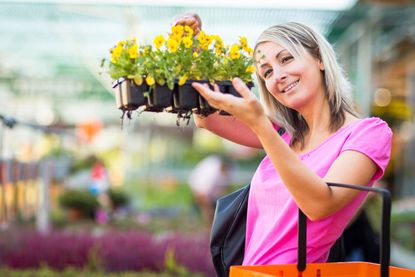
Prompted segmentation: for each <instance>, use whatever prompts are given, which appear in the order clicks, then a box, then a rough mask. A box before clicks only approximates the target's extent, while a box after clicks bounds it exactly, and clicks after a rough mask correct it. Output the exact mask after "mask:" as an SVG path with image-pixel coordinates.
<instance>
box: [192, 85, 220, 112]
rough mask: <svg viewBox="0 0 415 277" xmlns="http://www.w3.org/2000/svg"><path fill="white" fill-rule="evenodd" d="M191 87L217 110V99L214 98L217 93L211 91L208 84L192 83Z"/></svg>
mask: <svg viewBox="0 0 415 277" xmlns="http://www.w3.org/2000/svg"><path fill="white" fill-rule="evenodd" d="M192 86H193V87H194V88H195V89H196V90H197V91H198V92H199V93H200V95H202V97H203V98H205V99H206V101H208V102H209V104H210V105H211V106H213V107H214V108H218V103H217V102H218V99H217V97H215V96H216V95H218V93H216V92H214V91H212V90H211V89H210V88H209V86H208V84H200V83H192Z"/></svg>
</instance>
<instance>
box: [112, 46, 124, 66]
mask: <svg viewBox="0 0 415 277" xmlns="http://www.w3.org/2000/svg"><path fill="white" fill-rule="evenodd" d="M122 50H123V48H122V45H121V44H118V45H117V46H116V47H114V48H112V50H111V62H113V63H116V62H117V61H118V59H119V58H120V57H121V54H122Z"/></svg>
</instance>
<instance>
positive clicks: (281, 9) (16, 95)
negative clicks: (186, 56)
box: [0, 0, 415, 276]
mask: <svg viewBox="0 0 415 277" xmlns="http://www.w3.org/2000/svg"><path fill="white" fill-rule="evenodd" d="M286 2H290V3H284V4H280V3H277V1H269V0H268V1H267V0H257V1H237V2H235V1H213V0H211V1H199V2H196V1H185V0H182V1H180V0H170V1H162V0H157V1H141V0H136V1H132V0H131V1H129V0H124V1H111V0H84V1H77V0H74V1H70V0H44V1H35V0H32V1H23V0H22V1H20V0H16V1H0V35H1V39H0V99H1V100H0V103H1V104H0V119H1V125H0V159H1V167H0V227H1V229H0V273H2V272H3V273H2V274H0V275H2V276H23V274H32V275H28V276H46V275H45V274H50V276H55V275H54V274H56V276H57V275H59V274H67V276H82V274H86V275H85V276H100V275H101V274H104V273H105V272H106V273H107V274H109V273H110V272H111V274H114V276H127V275H128V274H129V273H126V272H135V273H137V272H140V273H139V274H142V276H198V274H199V275H200V276H214V271H213V267H212V265H211V262H210V255H209V250H208V240H209V225H210V224H209V222H210V218H211V213H212V210H211V209H212V207H211V205H210V204H211V202H209V201H210V200H212V199H208V200H206V199H202V198H203V197H202V198H201V197H200V195H199V194H198V193H200V192H198V191H197V189H196V188H195V187H197V184H196V185H195V184H192V183H193V182H196V183H197V181H195V178H194V177H193V178H191V176H192V174H195V173H194V172H196V169H197V170H199V171H197V172H198V173H197V176H200V177H199V178H200V179H206V178H207V176H217V180H216V182H219V183H220V184H221V191H220V193H218V192H217V191H216V192H215V193H216V195H215V197H217V195H218V194H223V193H226V192H229V191H232V190H234V189H236V188H238V187H241V186H242V185H245V184H248V183H249V182H250V178H251V177H252V175H253V173H254V170H255V168H256V166H257V164H258V163H259V161H260V160H261V159H262V157H263V156H264V153H263V152H262V151H258V150H254V149H250V148H246V147H242V146H239V145H236V144H233V143H231V142H228V141H224V140H222V139H220V138H218V137H216V136H214V135H212V134H210V133H208V132H206V131H204V130H198V129H196V128H195V127H194V124H193V123H192V121H190V123H189V124H188V125H187V124H186V122H182V123H181V124H180V126H177V125H176V120H177V119H176V116H175V115H172V114H167V113H158V114H156V113H133V117H132V119H131V120H128V119H124V120H123V121H121V120H120V117H121V111H120V110H117V109H116V106H115V99H114V95H113V92H112V89H111V81H112V80H111V79H110V78H109V76H108V75H107V74H106V73H105V70H103V69H102V68H100V63H101V60H102V59H103V58H108V57H109V55H110V54H109V49H110V48H111V47H113V46H114V45H115V44H116V43H117V42H118V41H119V40H123V39H126V38H130V37H131V36H135V37H137V40H138V42H139V43H141V44H151V43H152V40H153V38H154V37H155V36H156V35H158V34H166V33H167V32H168V31H169V29H170V24H171V22H172V20H173V18H174V17H175V16H177V15H180V14H183V13H186V12H197V13H198V14H199V15H200V16H201V18H202V21H203V29H205V30H206V32H207V33H209V34H218V35H220V36H221V37H222V38H223V40H224V41H225V42H226V43H228V44H230V43H234V42H237V41H238V36H240V35H243V36H246V37H247V38H248V42H249V44H250V45H251V46H253V45H254V43H255V40H256V37H257V36H258V35H259V34H260V32H261V31H262V30H263V29H265V28H266V27H269V26H271V25H274V24H277V23H281V22H287V21H298V22H302V23H305V24H308V25H310V26H311V27H313V28H315V29H317V30H318V31H320V32H322V33H323V34H324V35H325V36H326V37H327V38H328V39H329V41H330V42H332V43H333V44H334V46H335V50H336V52H337V54H338V56H339V59H340V61H341V63H342V64H343V65H344V67H345V70H346V72H347V75H348V77H349V79H350V80H351V81H352V83H353V86H354V90H353V95H354V99H355V104H356V107H357V109H358V111H359V112H360V113H361V115H362V116H378V117H381V118H382V119H384V120H385V121H387V122H388V123H389V126H390V127H391V128H392V129H393V131H394V137H393V149H392V159H391V162H390V164H389V167H388V169H387V172H386V174H385V176H384V178H383V179H382V180H381V181H380V182H379V184H378V185H379V186H384V187H387V188H389V189H390V190H391V192H392V196H393V211H392V259H391V260H392V263H393V264H394V265H397V266H402V267H408V268H415V266H414V265H415V181H414V180H415V178H414V175H415V137H414V134H415V126H414V114H413V109H414V106H415V17H414V14H415V2H414V1H411V0H406V1H405V0H396V1H393V0H342V1H323V0H321V1H306V2H307V3H306V4H304V3H301V2H304V1H293V0H292V1H286ZM254 91H255V88H254ZM206 157H209V158H211V159H210V160H208V161H206V160H203V159H204V158H206ZM207 162H210V163H211V164H210V165H212V163H216V165H217V164H218V163H219V164H220V163H221V162H222V166H217V167H215V168H217V171H214V172H210V171H209V173H208V172H207V171H206V172H205V171H204V170H203V169H201V168H203V164H206V163H207ZM209 168H212V166H209ZM200 172H205V173H200ZM196 179H197V178H196ZM218 180H219V181H218ZM212 182H214V181H212ZM205 193H206V191H205ZM212 197H213V196H212ZM207 202H209V203H208V204H207ZM364 211H365V215H366V217H367V218H366V219H367V220H368V222H369V225H370V226H369V228H370V229H371V231H373V238H374V241H376V237H377V233H378V231H379V216H380V212H379V199H377V198H376V197H370V199H369V200H368V201H367V203H366V205H365V207H364ZM356 222H358V220H356ZM352 240H353V236H352ZM350 245H351V244H350ZM356 245H357V246H356V248H354V249H349V250H350V252H349V253H348V254H350V255H348V257H349V259H351V260H353V259H357V260H368V259H369V258H367V256H366V254H365V251H366V250H365V249H364V248H365V247H366V246H362V245H359V243H356ZM368 247H369V246H368ZM366 248H367V247H366ZM13 274H15V275H13ZM35 274H39V275H35ZM42 274H43V275H42ZM94 274H96V275H94ZM131 274H132V273H131ZM47 276H49V275H47ZM59 276H61V275H59ZM62 276H63V275H62ZM65 276H66V275H65ZM134 276H137V275H134ZM139 276H141V275H139Z"/></svg>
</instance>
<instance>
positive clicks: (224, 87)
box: [218, 81, 254, 115]
mask: <svg viewBox="0 0 415 277" xmlns="http://www.w3.org/2000/svg"><path fill="white" fill-rule="evenodd" d="M218 86H219V90H220V91H221V92H222V93H225V94H232V95H233V96H235V97H242V96H241V95H240V94H239V92H238V91H237V90H236V89H235V88H234V86H233V85H232V82H231V81H220V82H218ZM246 86H247V87H248V88H249V89H251V88H253V87H254V84H253V83H247V84H246ZM219 114H220V115H230V114H229V113H227V112H225V111H220V112H219Z"/></svg>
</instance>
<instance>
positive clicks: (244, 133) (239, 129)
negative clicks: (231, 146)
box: [194, 113, 262, 149]
mask: <svg viewBox="0 0 415 277" xmlns="http://www.w3.org/2000/svg"><path fill="white" fill-rule="evenodd" d="M194 120H195V124H196V126H197V127H199V128H204V129H207V130H209V131H211V132H212V133H214V134H216V135H218V136H220V137H223V138H225V139H227V140H230V141H233V142H235V143H238V144H242V145H245V146H248V147H253V148H260V149H261V148H262V145H261V142H260V141H259V139H258V137H257V136H256V135H255V133H254V132H252V130H251V129H250V128H248V126H246V125H245V124H244V123H243V122H241V121H240V120H238V119H237V118H235V117H234V116H222V115H219V114H217V113H214V114H211V115H209V116H208V117H201V116H197V115H194Z"/></svg>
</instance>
